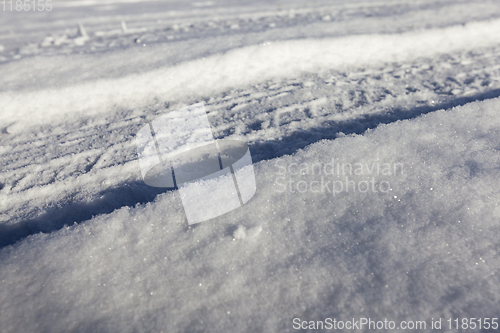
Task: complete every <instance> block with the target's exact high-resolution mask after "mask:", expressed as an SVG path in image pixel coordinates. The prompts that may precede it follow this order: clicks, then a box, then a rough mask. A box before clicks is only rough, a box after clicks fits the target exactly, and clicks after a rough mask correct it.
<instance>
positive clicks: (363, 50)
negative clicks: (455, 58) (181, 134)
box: [0, 20, 500, 125]
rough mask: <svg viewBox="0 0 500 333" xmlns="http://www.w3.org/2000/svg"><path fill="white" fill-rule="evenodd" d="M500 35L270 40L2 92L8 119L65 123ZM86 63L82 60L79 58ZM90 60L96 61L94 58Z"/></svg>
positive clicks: (478, 26)
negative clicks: (147, 67) (119, 74)
mask: <svg viewBox="0 0 500 333" xmlns="http://www.w3.org/2000/svg"><path fill="white" fill-rule="evenodd" d="M498 35H500V20H492V21H488V22H476V23H469V24H467V25H463V26H454V27H449V28H445V29H432V30H424V31H415V32H409V33H404V34H393V35H381V34H374V35H359V36H349V37H343V38H334V39H331V38H330V39H319V40H309V39H308V40H292V41H284V42H275V43H264V44H262V45H254V46H248V47H243V48H241V49H235V50H232V51H229V52H227V53H225V54H218V55H213V56H210V57H208V58H203V59H198V60H194V61H189V62H185V63H181V64H179V65H176V66H173V67H166V68H163V69H159V70H154V71H149V72H146V73H143V74H134V75H129V76H126V77H123V78H118V79H104V78H103V79H101V80H97V81H93V82H89V83H84V84H78V85H74V86H66V87H63V86H61V87H58V88H50V89H41V90H35V91H23V92H14V91H6V92H2V93H0V108H1V109H2V114H1V115H0V121H2V122H7V123H12V122H15V121H22V122H23V124H25V125H30V124H34V123H49V122H56V123H57V122H58V121H60V119H61V118H62V117H63V115H65V116H66V117H74V116H79V115H81V114H82V113H84V114H85V115H86V116H90V115H92V114H96V113H110V112H115V110H117V108H118V109H119V108H120V107H122V108H127V109H130V108H134V107H138V106H143V105H149V104H151V103H152V102H154V101H158V100H159V101H179V100H181V99H182V98H185V97H186V96H193V95H194V96H199V97H210V96H211V95H213V94H215V93H220V92H222V91H224V90H226V89H229V88H237V87H243V86H246V85H249V84H255V83H257V82H262V81H264V80H267V79H271V78H281V77H292V76H293V77H295V76H298V75H300V74H303V73H308V72H314V73H317V72H318V71H321V70H328V69H332V68H339V67H344V66H356V67H359V66H364V65H368V64H372V63H385V62H399V61H403V60H411V59H415V58H418V57H428V56H433V55H436V54H440V53H445V52H452V51H454V50H459V49H466V48H481V47H486V46H490V45H496V44H497V43H498V37H497V36H498ZM69 61H71V60H69ZM78 61H82V59H81V58H80V57H79V59H78ZM87 61H88V62H89V63H92V62H93V59H92V57H88V58H87ZM96 63H99V61H97V62H96ZM86 66H87V67H89V65H88V64H86ZM90 67H91V66H90Z"/></svg>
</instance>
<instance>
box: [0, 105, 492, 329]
mask: <svg viewBox="0 0 500 333" xmlns="http://www.w3.org/2000/svg"><path fill="white" fill-rule="evenodd" d="M499 107H500V100H499V99H494V100H488V101H484V102H475V103H471V104H468V105H466V106H464V107H459V108H455V109H453V110H442V111H438V112H434V113H432V114H428V115H424V116H422V117H420V118H418V119H414V120H411V121H408V120H406V121H399V122H396V123H392V124H389V125H381V126H380V127H378V128H377V129H375V130H372V131H369V132H368V133H366V134H365V135H353V136H346V137H343V138H339V139H337V140H334V141H321V142H318V143H316V144H314V145H312V146H309V147H307V148H306V149H304V150H303V151H300V152H298V153H296V154H294V155H290V156H283V157H280V158H277V159H273V160H269V161H262V162H259V163H257V164H255V166H254V167H255V173H256V179H257V186H258V190H257V193H256V194H255V196H254V198H252V199H251V200H250V201H249V202H248V203H247V204H246V205H244V206H243V207H241V208H240V209H238V210H235V211H232V212H230V213H228V214H226V215H224V216H223V217H221V218H219V219H217V220H214V221H211V222H204V223H202V224H199V225H196V226H195V227H188V226H187V223H186V220H185V217H184V214H183V209H182V205H181V203H180V198H179V196H178V193H177V192H167V193H164V194H161V195H159V196H158V197H157V198H156V199H155V200H154V201H153V202H151V203H148V204H146V205H138V206H136V207H124V208H122V209H118V210H116V211H114V212H113V213H111V214H108V215H103V216H96V217H95V218H93V219H92V220H90V221H87V222H86V223H84V224H80V225H75V226H71V227H67V228H64V229H62V230H60V231H57V232H54V233H51V234H38V235H34V236H31V237H30V238H29V239H28V240H27V241H25V242H22V243H18V244H16V245H15V246H11V247H8V248H4V249H3V250H2V252H1V253H0V261H1V265H2V270H1V271H0V281H1V283H2V288H1V289H0V290H1V291H0V299H2V302H1V305H0V306H1V311H0V319H1V322H2V323H3V327H2V329H3V330H4V331H6V332H9V331H26V332H27V331H49V330H50V331H52V332H58V331H61V332H62V331H68V330H69V331H72V330H74V331H129V330H138V331H152V330H154V331H165V332H173V331H190V332H193V331H197V330H203V331H213V332H216V331H218V332H220V331H236V332H258V331H262V332H276V331H292V329H291V327H292V326H291V325H292V319H293V318H294V317H308V319H309V320H321V318H326V317H328V316H330V317H332V316H335V317H338V318H351V317H353V316H354V317H373V318H391V319H392V320H404V319H407V320H409V319H413V320H416V319H421V320H429V319H430V318H431V317H434V318H437V317H450V316H454V317H457V316H458V317H470V316H471V317H473V316H476V317H480V316H486V317H487V316H489V317H494V315H495V306H496V305H495V304H496V298H497V295H498V285H499V282H500V281H499V276H500V275H499V274H500V272H499V271H498V267H500V266H499V259H498V258H499V256H498V237H497V236H496V235H497V234H498V232H499V231H500V230H499V229H500V227H499V225H498V218H499V217H500V208H499V206H498V203H499V199H500V197H499V195H500V194H499V192H498V187H497V186H496V184H497V183H498V177H499V176H500V169H499V168H498V158H499V153H498V151H499V149H498V148H499V147H500V136H499V129H500V120H499V119H500V118H499V117H498V109H499ZM332 157H333V158H335V159H336V160H338V161H342V162H345V163H364V164H367V165H371V164H373V163H377V162H380V161H383V162H384V163H403V164H404V171H403V172H400V173H396V174H393V175H383V174H374V175H368V174H366V173H365V174H362V175H355V174H353V175H352V177H353V178H352V179H353V180H354V181H360V180H363V179H365V178H366V177H368V176H370V177H374V178H375V180H376V181H382V180H385V181H388V182H390V191H389V192H388V193H373V192H367V193H361V192H359V191H357V192H353V191H351V192H342V193H340V194H337V195H336V196H335V197H333V196H332V194H331V193H328V192H323V193H321V192H320V193H312V192H310V191H307V192H303V193H300V192H297V191H295V193H292V192H291V191H285V192H283V191H281V190H280V187H279V186H278V184H277V181H276V178H277V177H279V176H280V173H281V171H280V170H281V169H280V168H279V167H277V165H281V166H289V165H291V164H292V163H296V164H297V165H300V164H302V163H307V164H309V165H310V164H311V163H320V164H322V165H326V164H327V163H330V161H331V158H332ZM291 170H293V169H291ZM293 173H295V171H293ZM322 176H324V177H326V175H325V174H323V175H322ZM288 177H292V178H293V177H296V178H294V179H296V180H297V179H300V180H303V181H306V182H311V181H313V180H318V179H319V177H320V175H319V174H318V173H316V174H313V173H311V172H309V173H306V174H303V175H292V174H288ZM297 177H298V178H297ZM251 228H257V229H256V230H260V229H262V232H260V233H259V232H256V231H254V232H252V234H254V237H248V235H249V231H245V229H251Z"/></svg>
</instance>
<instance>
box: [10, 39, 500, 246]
mask: <svg viewBox="0 0 500 333" xmlns="http://www.w3.org/2000/svg"><path fill="white" fill-rule="evenodd" d="M499 54H500V47H493V48H488V49H482V50H474V51H467V50H466V51H460V52H453V53H449V54H445V55H442V56H440V57H435V58H419V59H417V60H414V61H412V62H398V63H389V64H384V65H379V66H376V65H371V66H359V67H357V68H355V69H352V68H351V70H326V71H320V73H315V74H314V73H312V74H305V75H303V76H300V77H295V78H289V79H287V78H272V79H269V80H264V81H262V82H259V83H258V84H257V85H251V86H246V87H243V88H238V89H233V90H226V91H224V92H222V93H219V94H216V95H215V96H213V97H211V98H205V104H206V107H207V110H208V111H209V118H210V121H211V123H212V125H213V130H214V134H215V136H216V137H218V138H223V137H231V138H234V139H240V140H245V141H247V142H249V143H250V145H251V147H252V156H253V157H254V159H255V160H257V161H258V160H262V159H268V158H272V157H275V156H280V155H283V154H289V153H293V152H295V151H296V150H297V149H300V148H302V147H305V146H306V145H308V144H311V143H313V142H316V141H318V140H321V139H325V138H327V139H333V138H335V137H336V136H337V135H339V133H340V132H343V133H345V134H349V133H362V132H363V131H364V130H366V129H367V128H372V127H375V126H377V125H378V124H380V123H386V122H391V121H395V120H398V119H406V118H411V117H415V116H418V115H419V114H422V113H427V112H431V111H433V110H437V109H440V108H443V107H451V106H454V105H459V104H464V103H466V102H468V101H472V100H478V99H484V98H488V97H494V96H498V95H500V56H499ZM198 101H199V99H198V97H196V96H190V97H188V98H186V99H185V100H184V102H185V103H186V104H191V103H194V102H198ZM181 105H182V104H180V103H178V102H177V103H164V102H157V103H154V104H151V105H149V106H145V107H144V106H142V107H140V108H136V109H132V110H126V109H122V110H119V109H118V111H115V112H114V113H111V114H105V115H98V116H96V115H90V116H89V117H87V118H85V117H82V118H81V119H80V120H79V121H71V122H69V121H68V122H58V123H54V124H41V125H38V126H35V127H34V128H32V129H31V130H30V133H32V134H30V135H27V134H26V133H24V132H23V129H22V128H21V129H18V131H16V130H13V131H11V132H9V131H7V132H6V133H3V134H2V135H1V136H0V147H2V148H1V149H0V152H1V153H0V162H1V166H2V170H3V173H2V175H1V179H0V182H1V183H2V184H4V186H3V187H2V189H1V190H0V196H2V200H1V201H2V203H3V205H2V210H3V214H2V215H0V218H1V221H2V223H8V224H9V225H10V227H9V228H10V229H9V230H10V231H9V232H6V234H7V235H17V236H15V237H11V238H9V237H7V240H5V239H4V240H3V241H2V244H4V245H8V244H11V243H12V241H11V240H12V239H14V240H17V239H22V238H23V237H26V236H28V235H30V234H32V233H35V232H39V231H44V232H50V231H52V230H57V229H59V228H61V227H62V226H64V225H65V224H72V223H73V222H82V221H84V220H86V219H87V218H89V214H90V217H91V216H92V215H95V214H102V213H109V212H111V211H113V210H114V209H117V208H120V207H122V206H125V205H133V204H135V203H138V202H148V201H151V200H153V198H154V197H155V194H158V193H161V191H157V190H156V191H152V190H151V189H148V188H147V186H145V185H143V184H141V183H140V175H139V172H138V170H139V169H138V166H137V165H135V164H137V162H136V161H135V159H136V155H135V144H134V141H133V137H134V135H135V133H136V132H137V130H138V129H139V128H140V126H142V124H143V123H144V122H145V121H146V120H151V119H154V118H156V117H157V116H158V115H160V114H162V113H164V112H168V111H169V110H175V109H177V108H178V107H180V106H181ZM89 149H90V150H89ZM55 157H57V158H55ZM92 164H93V166H92V168H89V165H92ZM117 169H120V172H119V173H118V174H119V176H116V174H117V173H116V170H117ZM57 175H59V176H57ZM131 189H133V191H135V192H134V193H131V192H130V191H131ZM110 193H111V194H110ZM106 195H107V196H106ZM68 207H73V208H72V209H69V208H68ZM75 209H76V211H80V212H82V211H86V209H87V210H88V212H87V213H86V214H80V215H78V214H76V215H75V214H72V213H71V212H72V211H73V210H75ZM47 219H49V220H50V223H47V222H46V221H47ZM19 235H21V236H19ZM9 239H11V240H9Z"/></svg>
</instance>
